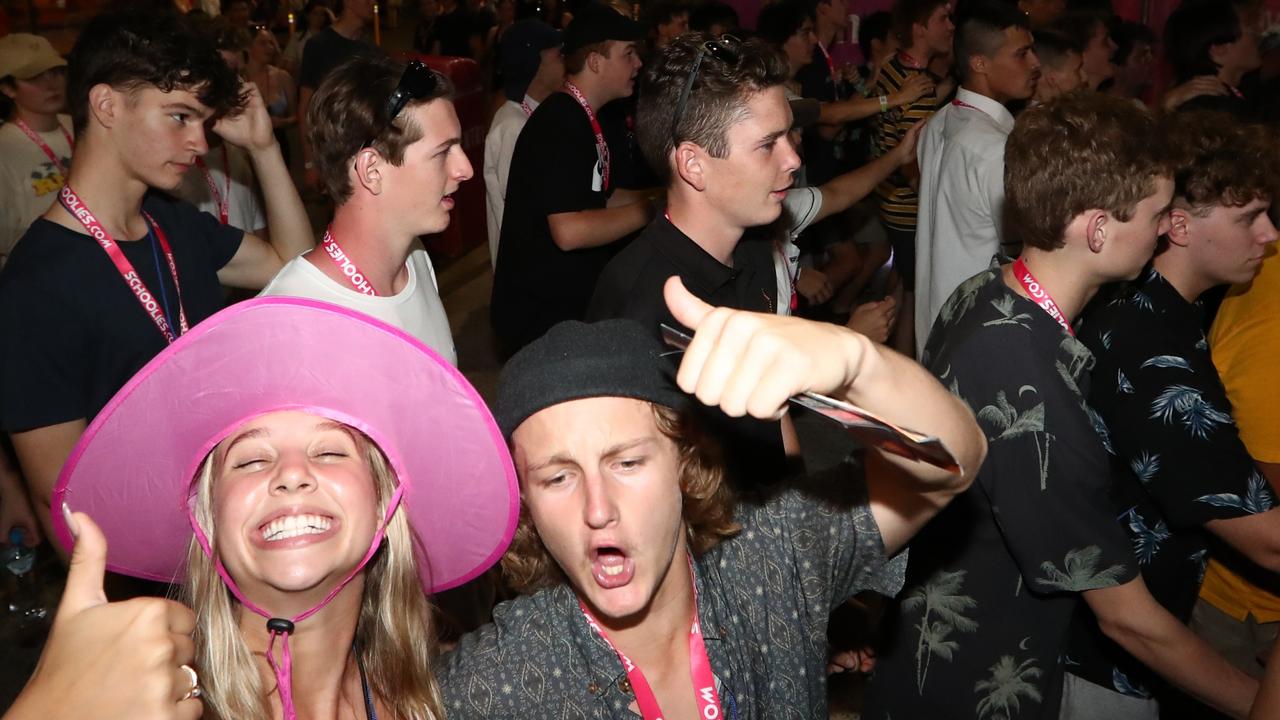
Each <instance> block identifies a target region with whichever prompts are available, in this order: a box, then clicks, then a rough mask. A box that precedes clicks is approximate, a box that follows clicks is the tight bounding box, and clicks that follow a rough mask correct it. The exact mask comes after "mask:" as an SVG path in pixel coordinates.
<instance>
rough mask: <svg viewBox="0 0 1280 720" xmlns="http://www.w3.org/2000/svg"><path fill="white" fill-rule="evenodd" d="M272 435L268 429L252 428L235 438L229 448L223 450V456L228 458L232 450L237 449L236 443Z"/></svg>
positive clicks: (228, 445)
mask: <svg viewBox="0 0 1280 720" xmlns="http://www.w3.org/2000/svg"><path fill="white" fill-rule="evenodd" d="M270 435H271V431H270V430H267V429H266V428H261V427H258V428H250V429H248V430H245V431H244V432H242V433H240V434H239V435H237V436H235V438H233V439H232V440H231V442H230V443H228V444H227V447H226V448H224V449H223V450H222V456H223V457H226V456H227V455H229V454H231V448H233V447H235V446H236V443H238V442H240V441H241V440H252V439H254V438H260V437H268V436H270Z"/></svg>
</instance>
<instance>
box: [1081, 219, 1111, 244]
mask: <svg viewBox="0 0 1280 720" xmlns="http://www.w3.org/2000/svg"><path fill="white" fill-rule="evenodd" d="M1088 214H1089V219H1088V220H1087V221H1086V222H1085V235H1086V237H1085V239H1086V240H1087V241H1088V243H1089V251H1090V252H1093V253H1095V254H1097V253H1100V252H1102V250H1103V248H1104V247H1106V244H1107V230H1108V229H1109V228H1108V225H1109V223H1110V222H1111V215H1110V214H1109V213H1107V211H1106V210H1099V209H1093V210H1089V211H1088Z"/></svg>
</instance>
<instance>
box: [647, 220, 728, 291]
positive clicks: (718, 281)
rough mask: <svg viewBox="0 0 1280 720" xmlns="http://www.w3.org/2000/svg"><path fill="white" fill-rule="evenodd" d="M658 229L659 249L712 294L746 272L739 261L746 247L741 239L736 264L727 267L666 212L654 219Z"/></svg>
mask: <svg viewBox="0 0 1280 720" xmlns="http://www.w3.org/2000/svg"><path fill="white" fill-rule="evenodd" d="M654 230H655V231H656V232H654V233H653V234H652V236H651V237H652V238H653V243H654V246H655V247H656V248H657V249H658V251H659V252H661V253H662V254H663V255H665V256H666V257H667V258H668V259H669V260H671V262H672V264H674V265H676V266H677V267H678V268H679V269H680V274H681V275H682V276H684V277H686V278H688V279H689V280H690V281H692V282H693V283H694V284H696V285H698V287H699V288H701V289H702V290H703V291H704V292H706V293H708V294H709V293H712V292H714V291H716V290H718V289H720V288H721V287H724V286H725V285H728V284H729V283H731V282H733V281H734V280H735V279H737V277H738V275H739V274H741V272H742V267H743V266H742V263H740V262H738V259H739V258H740V257H741V252H742V247H743V243H742V242H741V241H739V242H738V246H737V247H735V248H734V250H733V257H734V265H735V267H726V266H725V265H724V264H722V263H721V262H720V261H719V260H717V259H715V258H714V257H712V256H711V253H708V252H707V251H706V250H703V249H702V247H701V246H699V245H698V244H697V243H696V242H694V241H693V239H692V238H690V237H689V236H688V235H685V234H684V232H683V231H681V230H680V228H678V227H676V226H675V225H673V224H672V223H671V221H670V220H668V219H667V217H666V216H665V215H664V216H662V217H659V218H657V219H656V220H655V221H654Z"/></svg>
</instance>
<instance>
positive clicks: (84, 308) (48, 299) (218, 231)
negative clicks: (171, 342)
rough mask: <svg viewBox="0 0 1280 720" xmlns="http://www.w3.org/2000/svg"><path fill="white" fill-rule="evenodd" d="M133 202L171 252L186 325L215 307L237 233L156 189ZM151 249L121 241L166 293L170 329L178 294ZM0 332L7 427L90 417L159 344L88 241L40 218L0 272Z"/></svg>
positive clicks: (143, 241)
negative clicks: (220, 279) (222, 271)
mask: <svg viewBox="0 0 1280 720" xmlns="http://www.w3.org/2000/svg"><path fill="white" fill-rule="evenodd" d="M142 208H143V210H144V211H146V212H147V213H148V214H150V215H151V217H152V218H154V219H155V221H156V223H157V224H159V226H160V228H161V229H162V230H163V231H164V233H165V237H166V238H167V239H168V241H169V245H170V247H171V248H172V249H173V255H174V261H175V262H176V263H177V266H178V279H179V281H180V282H181V284H182V307H183V308H184V309H185V310H186V316H187V323H188V325H191V326H194V325H195V324H196V323H198V322H200V321H201V320H203V319H205V318H207V317H209V316H210V315H212V314H213V313H215V312H217V311H218V310H219V309H221V308H222V288H221V287H220V286H219V284H218V276H217V271H218V270H219V269H220V268H222V266H224V265H226V264H227V262H229V261H230V260H231V258H232V256H234V255H235V254H236V251H237V250H239V248H240V242H241V240H242V239H243V238H244V232H243V231H241V230H237V229H236V228H233V227H230V226H225V225H221V224H219V223H218V220H217V218H215V217H213V216H212V215H209V214H208V213H203V212H200V211H199V210H197V209H196V208H195V207H194V206H192V205H190V204H189V203H186V202H183V201H181V200H174V199H172V198H170V197H167V196H165V195H162V194H159V193H151V194H149V195H148V196H147V197H146V199H145V200H144V201H143V204H142ZM153 247H156V245H155V244H154V243H153V242H151V241H149V240H148V238H146V237H144V238H140V239H136V240H134V241H126V242H121V243H120V249H121V250H123V251H124V255H125V257H126V258H128V260H129V262H130V263H132V264H133V267H134V269H135V270H136V271H137V272H138V275H139V276H140V277H141V278H142V281H143V282H144V283H146V286H147V288H149V289H150V290H151V292H152V294H153V295H155V296H156V297H157V299H159V298H161V297H162V295H163V296H164V297H167V299H168V301H169V307H170V309H171V315H172V316H173V318H174V325H175V326H176V325H177V315H178V313H177V306H176V303H177V290H176V288H174V287H173V280H172V278H171V276H170V274H169V268H168V267H167V265H166V263H165V259H164V255H163V253H160V252H158V251H157V250H153ZM160 268H163V272H160V271H159V270H160ZM162 282H163V285H161V283H162ZM162 288H163V293H162ZM0 337H3V338H4V343H3V346H2V347H3V349H2V350H0V427H2V428H3V429H4V430H7V431H9V432H21V431H23V430H31V429H33V428H39V427H46V426H48V425H56V424H58V423H63V422H68V421H71V420H76V419H79V418H86V419H92V418H93V416H94V415H96V414H97V413H98V411H99V410H101V409H102V407H103V406H104V405H106V403H107V401H108V400H110V399H111V396H112V395H114V394H115V392H116V391H117V390H119V389H120V388H121V387H122V386H123V385H124V384H125V383H126V382H128V380H129V378H131V377H132V376H133V374H134V373H135V372H137V371H138V370H139V369H140V368H141V367H142V366H143V365H145V364H146V363H147V361H148V360H150V359H151V358H152V357H154V356H155V355H156V354H157V353H159V352H160V351H161V350H163V349H164V348H165V347H166V346H167V343H166V341H165V338H164V335H162V334H161V333H160V330H159V328H157V327H156V325H155V323H154V322H153V321H152V319H151V317H150V316H149V315H147V313H146V311H145V310H143V308H142V306H141V305H139V304H138V300H137V298H136V297H135V296H134V294H133V292H132V291H130V289H129V287H128V285H126V284H125V282H124V280H123V278H121V277H120V273H119V272H118V271H117V270H116V267H115V265H113V264H112V262H111V259H110V258H109V257H108V256H107V254H106V253H105V252H104V251H103V250H102V248H101V247H100V246H99V245H98V244H97V242H95V241H94V240H93V239H92V238H90V237H89V236H88V235H86V234H83V233H81V232H76V231H74V230H70V229H68V228H65V227H63V226H61V225H58V224H56V223H52V222H49V221H48V220H44V219H38V220H36V221H35V222H34V223H32V224H31V228H30V229H28V230H27V232H26V234H25V235H23V236H22V239H21V240H19V241H18V244H17V245H16V246H15V247H14V249H13V253H12V254H11V255H10V256H9V262H8V264H7V265H6V266H5V268H4V271H3V272H0Z"/></svg>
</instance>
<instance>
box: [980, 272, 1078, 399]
mask: <svg viewBox="0 0 1280 720" xmlns="http://www.w3.org/2000/svg"><path fill="white" fill-rule="evenodd" d="M1007 260H1008V258H1006V257H1004V256H1002V255H1000V254H997V255H996V256H995V257H993V258H992V260H991V269H990V270H988V271H987V272H988V273H990V275H987V276H985V277H989V278H990V279H989V280H987V281H984V282H983V286H987V285H988V284H994V285H995V286H996V288H997V289H996V292H997V293H1003V294H1006V295H1008V296H1010V297H1012V298H1013V301H1014V303H1015V304H1016V305H1017V306H1020V307H1021V308H1023V309H1020V310H1019V311H1018V312H1019V313H1026V314H1028V315H1030V316H1031V319H1030V322H1031V323H1032V324H1033V326H1034V327H1033V330H1034V332H1033V333H1032V337H1033V338H1035V340H1034V342H1036V343H1037V344H1040V345H1043V346H1044V348H1045V351H1046V352H1048V353H1049V354H1050V355H1052V356H1054V357H1056V358H1057V360H1058V361H1059V362H1060V363H1061V364H1062V365H1063V366H1064V367H1065V368H1066V371H1067V373H1068V374H1069V375H1070V376H1071V379H1072V380H1073V381H1074V382H1075V384H1076V389H1077V390H1079V391H1080V394H1081V395H1082V396H1084V395H1087V393H1088V391H1087V389H1085V388H1086V385H1085V382H1086V381H1087V380H1088V376H1089V371H1090V370H1092V369H1093V365H1094V360H1095V358H1094V357H1093V352H1092V351H1090V350H1089V348H1088V346H1086V345H1085V344H1084V343H1082V342H1080V341H1079V340H1078V339H1076V338H1075V337H1073V336H1072V335H1069V334H1068V333H1067V331H1066V330H1064V329H1062V326H1061V325H1059V324H1058V321H1057V320H1054V319H1053V318H1051V317H1049V313H1047V312H1045V311H1044V309H1043V308H1041V307H1040V306H1039V305H1037V304H1035V303H1034V302H1032V301H1031V300H1030V299H1028V298H1025V297H1023V296H1021V295H1019V294H1018V293H1017V292H1015V291H1014V290H1013V288H1011V287H1009V285H1008V283H1006V282H1005V281H1004V276H1003V275H1002V273H1001V267H1002V266H1003V265H1005V264H1006V262H1005V261H1007ZM992 276H994V277H992ZM993 300H994V298H993Z"/></svg>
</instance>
